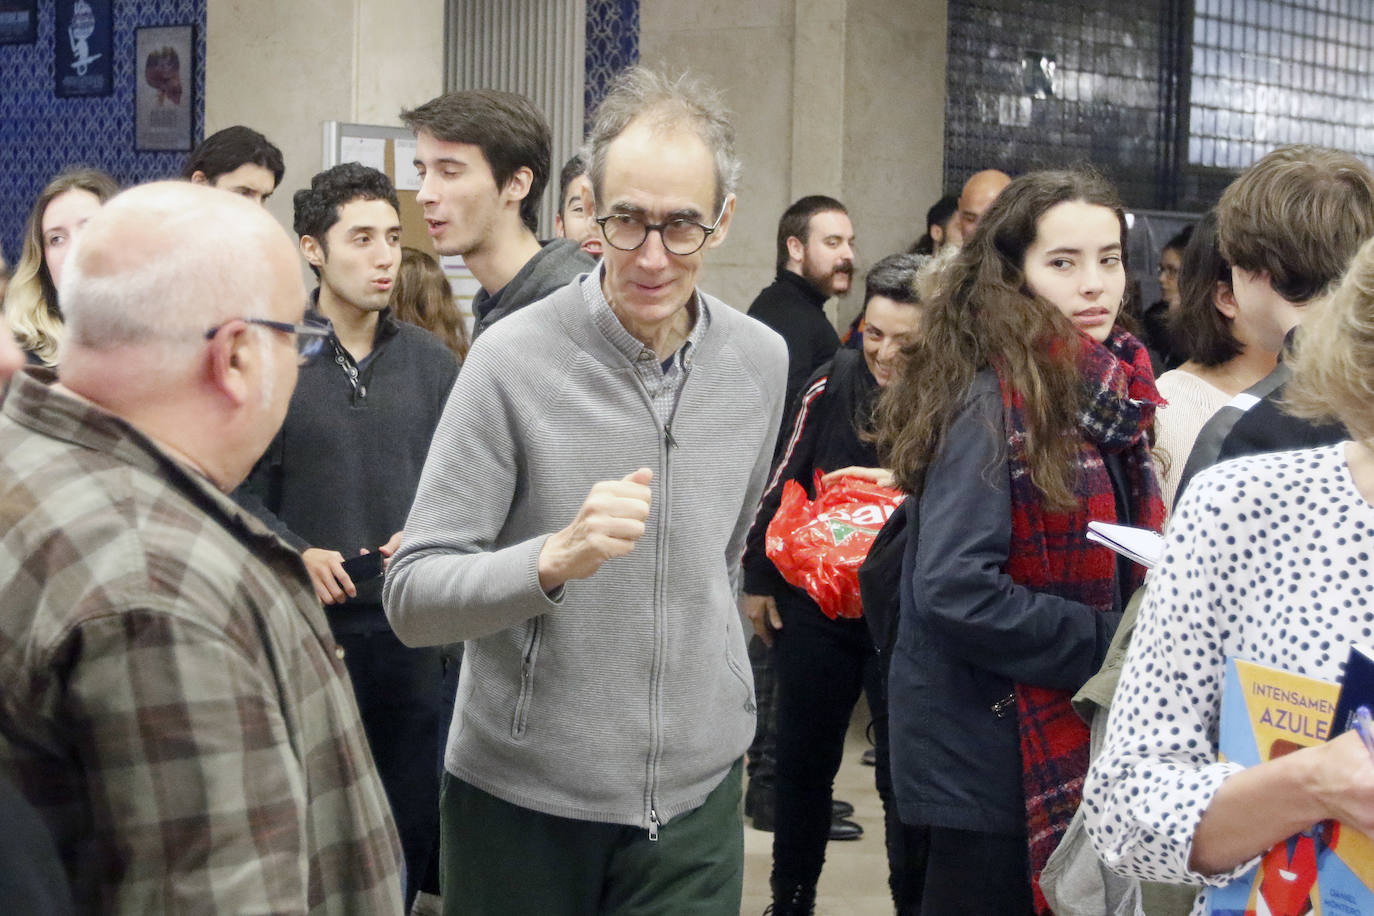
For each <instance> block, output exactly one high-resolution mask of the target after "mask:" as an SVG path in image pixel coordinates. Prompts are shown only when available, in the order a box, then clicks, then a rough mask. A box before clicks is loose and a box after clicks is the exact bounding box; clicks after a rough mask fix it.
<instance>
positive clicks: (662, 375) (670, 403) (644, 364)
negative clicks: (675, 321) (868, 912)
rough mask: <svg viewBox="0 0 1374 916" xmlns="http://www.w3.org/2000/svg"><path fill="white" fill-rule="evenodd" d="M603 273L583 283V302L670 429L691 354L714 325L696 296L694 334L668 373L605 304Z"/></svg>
mask: <svg viewBox="0 0 1374 916" xmlns="http://www.w3.org/2000/svg"><path fill="white" fill-rule="evenodd" d="M603 270H605V267H600V268H599V269H598V270H597V271H595V272H593V273H592V274H591V275H590V276H589V277H587V279H586V280H584V281H583V283H582V298H583V299H584V300H585V301H586V303H587V307H588V308H589V309H591V313H592V322H593V323H594V324H595V325H596V327H597V329H598V330H599V331H601V333H602V334H605V335H606V339H607V340H609V341H610V342H611V343H612V344H614V345H615V348H616V349H617V350H619V351H620V352H621V353H623V354H625V358H626V359H628V360H629V361H630V362H631V363H632V364H633V365H634V367H635V374H637V375H638V376H639V380H640V382H642V383H643V385H644V390H645V391H647V392H648V393H649V399H650V400H651V401H652V402H653V405H654V416H656V417H658V421H659V422H660V423H662V424H663V425H664V426H667V425H668V424H669V423H671V422H672V420H673V407H674V406H675V405H676V404H677V395H678V392H679V391H680V390H681V389H682V386H683V384H684V383H685V382H686V381H687V372H688V370H689V369H690V368H691V365H692V351H693V350H695V349H696V348H697V347H698V346H700V345H701V340H702V338H703V337H705V336H706V328H707V327H708V326H709V325H710V324H711V313H710V310H709V309H708V308H706V303H705V302H703V301H702V298H701V297H700V296H698V295H697V294H696V293H695V292H693V293H692V304H691V305H690V306H688V307H689V308H690V309H691V310H692V311H693V312H694V313H695V314H696V322H695V323H694V324H693V325H692V332H691V333H690V334H688V335H687V341H686V342H685V343H684V344H683V345H682V346H681V347H679V348H678V351H677V352H676V353H674V354H673V355H672V357H671V361H670V362H669V363H668V369H667V370H666V371H665V370H664V368H663V364H662V363H661V362H659V359H658V354H656V353H655V352H654V351H653V350H651V349H649V348H648V347H646V346H645V345H644V344H643V343H641V342H640V341H639V340H638V339H637V338H636V337H635V336H634V335H633V334H631V333H630V332H629V331H627V330H625V326H624V325H623V324H621V323H620V319H619V318H617V317H615V312H613V311H611V304H610V303H609V302H607V301H606V295H605V293H603V292H602V291H601V279H600V278H601V271H603Z"/></svg>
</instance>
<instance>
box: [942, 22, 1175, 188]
mask: <svg viewBox="0 0 1374 916" xmlns="http://www.w3.org/2000/svg"><path fill="white" fill-rule="evenodd" d="M1176 2H1177V0H950V2H949V45H948V47H949V56H948V68H947V71H946V89H947V95H946V102H945V143H946V147H945V149H946V152H945V174H944V184H945V190H946V192H947V193H957V192H958V190H959V188H960V186H961V185H962V184H963V183H964V181H965V179H967V178H968V176H969V175H971V174H972V173H974V172H976V171H978V170H979V169H985V168H999V169H1002V170H1004V171H1006V172H1009V173H1011V174H1013V175H1018V174H1022V173H1024V172H1027V171H1030V170H1032V169H1037V168H1062V167H1064V166H1067V165H1071V164H1076V163H1092V164H1093V165H1094V166H1096V167H1097V168H1098V169H1100V170H1101V171H1102V172H1103V173H1105V174H1106V175H1107V177H1108V178H1110V179H1111V180H1112V181H1113V182H1114V183H1115V184H1116V186H1117V187H1118V188H1119V189H1120V191H1121V193H1122V196H1123V197H1124V198H1125V199H1126V202H1127V203H1128V204H1130V205H1132V206H1138V207H1161V206H1165V205H1166V203H1167V202H1166V201H1165V200H1164V199H1163V193H1164V192H1163V185H1162V179H1161V174H1162V172H1164V171H1166V169H1165V166H1166V164H1167V163H1169V162H1170V150H1171V149H1172V141H1173V134H1172V132H1171V131H1172V128H1171V122H1170V119H1169V115H1170V109H1169V108H1168V101H1167V100H1168V98H1169V93H1170V91H1171V84H1170V83H1169V82H1168V81H1167V80H1166V79H1164V78H1163V77H1162V74H1163V73H1167V72H1168V71H1167V70H1166V68H1165V67H1164V65H1163V63H1162V61H1163V60H1164V58H1165V56H1166V55H1167V54H1168V53H1170V50H1171V47H1172V46H1171V45H1170V44H1169V42H1168V36H1169V35H1170V34H1171V33H1170V31H1169V29H1168V23H1169V22H1170V18H1169V17H1170V15H1171V11H1172V9H1173V5H1174V4H1175V3H1176ZM926 205H927V202H921V203H920V206H921V207H925V206H926Z"/></svg>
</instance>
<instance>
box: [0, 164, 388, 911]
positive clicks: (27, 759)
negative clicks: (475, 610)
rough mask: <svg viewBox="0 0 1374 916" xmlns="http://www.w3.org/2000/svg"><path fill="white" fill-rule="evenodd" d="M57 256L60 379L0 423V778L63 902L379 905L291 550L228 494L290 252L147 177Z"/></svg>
mask: <svg viewBox="0 0 1374 916" xmlns="http://www.w3.org/2000/svg"><path fill="white" fill-rule="evenodd" d="M67 270H68V271H69V273H67V274H66V276H64V278H63V287H62V296H63V300H62V304H63V311H64V314H65V317H66V320H67V332H66V333H67V336H66V340H65V341H64V343H63V350H62V357H61V376H60V377H61V381H60V383H58V382H56V381H55V380H54V379H53V378H52V377H51V375H50V374H47V373H46V372H45V371H44V370H29V371H28V372H26V373H23V374H20V375H17V376H16V377H15V378H14V380H13V381H12V382H11V385H10V389H9V392H8V395H7V397H6V399H5V404H4V416H3V417H0V777H3V778H5V779H8V780H9V781H10V782H12V783H13V784H14V785H15V786H17V787H18V789H19V790H20V791H21V792H22V793H23V794H24V796H25V797H26V798H27V799H28V801H29V803H30V804H31V805H32V806H33V807H34V808H35V809H37V810H38V812H39V813H40V814H41V816H42V818H43V820H44V821H45V822H46V824H47V826H48V829H49V830H50V831H51V833H52V835H53V839H54V840H55V842H56V846H57V849H58V852H59V854H60V856H61V857H62V860H63V864H64V866H65V870H66V876H67V879H68V880H69V881H70V883H71V886H72V891H73V897H74V898H75V902H76V906H77V910H78V911H80V912H100V913H140V914H141V913H164V912H196V913H269V912H270V913H358V914H375V913H384V914H399V913H400V912H401V909H402V907H401V886H400V861H399V857H400V846H399V842H398V840H397V837H396V830H395V827H394V826H393V824H392V821H391V815H390V811H389V810H388V808H387V802H386V797H385V795H384V793H383V790H382V786H381V783H380V782H379V781H378V779H377V774H376V769H375V767H374V765H373V762H372V756H371V754H370V753H369V751H368V747H367V741H366V738H365V736H364V734H363V729H362V725H361V723H360V721H359V718H358V710H357V707H356V706H355V705H354V701H353V695H352V691H351V689H350V687H349V684H348V680H347V674H346V672H345V670H344V666H343V662H342V661H341V659H340V658H339V656H338V652H337V648H336V646H335V644H334V641H333V639H332V638H331V637H330V634H329V627H328V624H327V623H326V622H325V618H324V614H323V611H322V609H321V607H320V604H319V601H318V600H317V599H316V598H315V595H314V591H313V589H312V588H311V585H310V580H309V578H308V577H307V575H306V572H305V568H304V566H303V565H302V564H301V560H300V555H299V554H298V553H297V552H296V551H294V550H292V549H291V548H290V547H289V546H288V545H287V544H286V543H285V542H283V541H281V540H279V539H278V538H277V537H276V536H275V535H273V534H271V533H270V532H268V530H267V529H266V528H264V527H263V526H262V525H260V524H259V523H258V522H257V521H256V520H255V519H252V518H251V517H249V516H247V515H245V514H244V513H242V512H241V511H239V509H238V508H237V506H236V505H235V504H234V503H233V502H232V501H230V500H229V498H228V497H227V496H226V495H225V493H226V492H227V491H229V490H231V489H233V488H234V487H235V486H236V485H237V484H238V483H239V481H240V480H242V478H243V477H244V476H245V475H246V474H247V473H248V470H249V469H250V468H251V467H252V465H253V462H254V460H256V458H257V457H258V455H259V454H261V452H262V450H263V449H264V448H265V447H266V446H267V443H268V442H269V441H270V440H271V438H272V436H273V434H274V433H275V432H276V430H277V428H278V426H279V425H280V424H281V420H282V417H283V416H284V414H285V411H286V406H287V403H288V401H289V399H290V397H291V391H292V388H293V387H294V386H295V381H296V366H297V358H298V350H299V349H301V348H302V344H306V345H308V344H309V343H310V340H309V336H310V335H309V329H307V328H304V327H303V326H301V325H300V324H299V322H300V321H301V316H302V312H303V309H304V304H305V294H304V289H303V288H302V286H301V281H300V274H299V271H298V269H297V267H296V259H295V253H294V250H293V248H292V246H291V244H290V242H289V241H288V240H287V239H286V237H285V234H284V233H283V232H282V230H281V229H280V227H278V226H277V225H276V224H275V223H274V222H273V221H272V220H271V219H270V218H269V217H268V216H267V215H266V214H265V213H264V212H263V210H262V209H261V208H260V207H256V206H253V205H252V204H250V203H248V202H247V201H244V200H240V199H238V198H235V197H234V196H233V195H231V194H228V193H227V192H223V191H216V190H212V189H206V188H199V187H196V186H193V185H190V184H182V183H177V184H162V185H148V186H144V187H142V188H136V189H134V190H132V191H128V192H125V193H124V194H123V195H120V196H119V197H117V198H115V199H114V200H113V201H111V202H110V204H109V205H107V206H106V208H105V209H103V210H102V211H100V212H99V213H98V214H97V215H96V216H94V217H93V218H92V219H91V220H90V222H89V223H87V225H86V228H85V230H84V232H83V236H82V238H81V240H80V242H79V244H78V245H77V247H76V249H75V250H74V252H73V254H72V255H71V257H70V258H69V260H68V262H67ZM0 867H3V866H0ZM11 903H12V902H11ZM0 906H3V903H0Z"/></svg>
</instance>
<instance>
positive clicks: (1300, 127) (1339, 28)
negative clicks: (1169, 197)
mask: <svg viewBox="0 0 1374 916" xmlns="http://www.w3.org/2000/svg"><path fill="white" fill-rule="evenodd" d="M1192 39H1193V65H1192V81H1191V97H1190V100H1189V107H1188V115H1189V130H1188V164H1189V165H1193V166H1202V167H1208V168H1222V169H1230V170H1238V169H1243V168H1246V167H1247V166H1249V165H1250V164H1252V163H1253V162H1254V161H1255V160H1256V159H1258V158H1260V157H1261V156H1263V155H1264V154H1265V153H1267V152H1268V151H1269V150H1271V149H1273V148H1274V147H1276V146H1282V145H1284V144H1287V143H1312V144H1316V145H1318V146H1329V147H1334V148H1336V149H1342V150H1346V151H1349V152H1352V153H1354V154H1356V155H1358V156H1360V157H1362V158H1364V159H1365V160H1366V161H1370V162H1374V3H1370V2H1369V0H1196V7H1195V13H1194V17H1193V29H1192Z"/></svg>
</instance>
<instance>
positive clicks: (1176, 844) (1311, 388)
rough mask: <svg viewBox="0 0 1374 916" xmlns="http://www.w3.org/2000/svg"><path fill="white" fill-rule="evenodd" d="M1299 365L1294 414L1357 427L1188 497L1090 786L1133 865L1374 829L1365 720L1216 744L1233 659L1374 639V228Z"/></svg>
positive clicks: (1205, 875)
mask: <svg viewBox="0 0 1374 916" xmlns="http://www.w3.org/2000/svg"><path fill="white" fill-rule="evenodd" d="M1294 371H1295V374H1294V379H1293V381H1292V382H1290V383H1289V387H1288V389H1287V390H1288V402H1289V406H1290V408H1291V409H1292V410H1293V412H1295V413H1298V414H1300V415H1301V416H1305V417H1309V418H1312V419H1332V418H1334V419H1337V420H1340V421H1341V422H1343V423H1344V424H1345V426H1346V428H1347V429H1348V430H1349V431H1350V433H1351V434H1352V435H1353V437H1354V441H1350V442H1345V443H1342V444H1339V445H1334V446H1326V447H1322V448H1315V449H1309V450H1305V451H1296V452H1278V453H1273V454H1267V455H1255V456H1251V457H1247V458H1241V459H1237V460H1235V461H1228V462H1224V463H1222V464H1220V465H1217V466H1215V467H1213V468H1210V469H1208V470H1207V471H1205V472H1203V473H1202V474H1199V475H1198V477H1197V478H1196V480H1195V481H1194V482H1193V483H1192V484H1191V485H1190V486H1189V488H1188V490H1187V491H1186V492H1185V493H1184V495H1183V498H1182V499H1181V500H1180V501H1179V505H1178V507H1177V508H1176V512H1175V515H1174V517H1173V520H1172V521H1171V522H1170V525H1169V532H1168V535H1167V539H1166V544H1165V551H1164V558H1163V561H1162V562H1161V564H1160V566H1159V568H1158V569H1157V570H1156V571H1155V573H1154V575H1153V577H1152V578H1151V581H1150V586H1149V592H1148V594H1147V595H1146V598H1145V601H1144V604H1143V605H1142V608H1141V612H1140V623H1139V626H1138V628H1137V630H1136V632H1135V634H1134V639H1133V642H1132V644H1131V649H1130V654H1129V657H1128V659H1127V662H1126V667H1125V670H1124V671H1123V673H1122V676H1121V682H1120V685H1119V687H1118V689H1117V693H1116V699H1115V701H1114V702H1113V704H1112V714H1111V719H1110V723H1109V725H1108V729H1107V737H1106V742H1105V744H1104V747H1103V751H1102V754H1101V755H1100V756H1099V757H1098V758H1097V760H1096V762H1095V763H1094V765H1093V769H1092V773H1091V774H1090V776H1089V779H1088V784H1087V787H1086V790H1085V796H1084V805H1085V813H1086V820H1087V825H1088V832H1089V835H1090V837H1091V838H1092V842H1093V845H1094V846H1095V847H1096V849H1097V851H1098V854H1099V855H1100V856H1102V858H1103V860H1104V861H1105V862H1106V863H1107V864H1108V865H1109V866H1111V867H1112V868H1114V869H1116V870H1117V871H1119V872H1121V873H1123V874H1128V875H1135V876H1137V877H1141V878H1146V879H1155V880H1164V881H1190V882H1192V883H1195V884H1202V883H1206V884H1209V885H1216V884H1221V883H1225V882H1226V881H1228V880H1231V879H1233V878H1235V877H1238V876H1240V875H1242V874H1244V873H1245V872H1246V871H1248V870H1249V869H1250V868H1251V867H1253V866H1254V865H1255V863H1256V861H1257V859H1258V857H1259V855H1260V854H1261V853H1263V852H1264V851H1265V850H1267V849H1268V848H1269V847H1271V846H1273V845H1274V844H1275V843H1276V842H1278V841H1279V840H1281V839H1284V838H1285V837H1288V836H1291V835H1293V834H1295V833H1298V832H1299V831H1301V830H1304V829H1306V828H1308V827H1310V826H1312V825H1313V824H1315V823H1316V822H1318V821H1321V820H1325V819H1327V818H1336V819H1338V820H1341V821H1343V822H1345V823H1348V824H1351V825H1353V826H1355V827H1356V828H1358V829H1360V830H1362V831H1364V832H1366V833H1374V762H1371V760H1370V757H1369V753H1368V752H1367V751H1366V750H1365V748H1364V746H1363V745H1362V744H1361V743H1360V739H1359V736H1358V735H1357V734H1355V733H1354V732H1350V733H1347V734H1344V735H1342V736H1341V737H1339V738H1337V739H1335V740H1334V741H1330V742H1328V743H1326V744H1322V745H1318V746H1316V747H1312V748H1309V749H1306V750H1300V751H1296V752H1294V753H1292V754H1289V755H1287V756H1284V757H1282V758H1279V759H1277V760H1274V761H1271V762H1269V763H1264V764H1260V765H1258V766H1254V767H1250V768H1249V769H1241V768H1240V767H1239V766H1237V765H1234V764H1227V763H1219V762H1217V758H1216V745H1217V720H1218V716H1219V707H1220V702H1221V684H1222V679H1223V673H1224V668H1225V663H1226V659H1227V658H1229V657H1232V656H1239V657H1241V658H1245V659H1249V660H1251V661H1256V662H1260V663H1262V664H1266V665H1271V666H1275V667H1279V668H1285V669H1287V670H1290V671H1295V672H1298V673H1301V674H1305V675H1309V676H1312V677H1319V678H1325V679H1328V680H1337V679H1339V677H1340V675H1341V667H1342V663H1343V662H1344V661H1345V658H1346V654H1347V651H1348V649H1349V647H1350V644H1351V643H1352V642H1355V643H1374V564H1371V562H1370V555H1371V553H1374V241H1371V242H1367V243H1365V245H1364V246H1363V247H1362V248H1361V249H1360V251H1359V253H1358V254H1357V255H1356V256H1355V259H1354V261H1353V262H1352V263H1351V266H1350V270H1349V272H1348V273H1347V275H1346V276H1345V278H1344V279H1343V280H1342V282H1341V285H1340V287H1339V288H1338V289H1337V291H1336V293H1335V294H1334V296H1333V297H1332V299H1331V301H1330V302H1328V303H1327V304H1325V305H1323V306H1321V308H1320V310H1319V311H1317V312H1316V314H1315V315H1313V316H1312V317H1311V318H1310V319H1309V320H1308V321H1307V323H1306V324H1305V325H1304V328H1303V334H1302V336H1301V337H1300V339H1299V353H1298V357H1297V361H1296V365H1295V370H1294ZM1208 895H1209V892H1208V891H1204V892H1203V893H1202V894H1201V895H1200V896H1199V899H1198V902H1197V903H1196V904H1195V905H1194V910H1193V912H1194V913H1203V912H1206V906H1207V897H1208Z"/></svg>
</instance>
